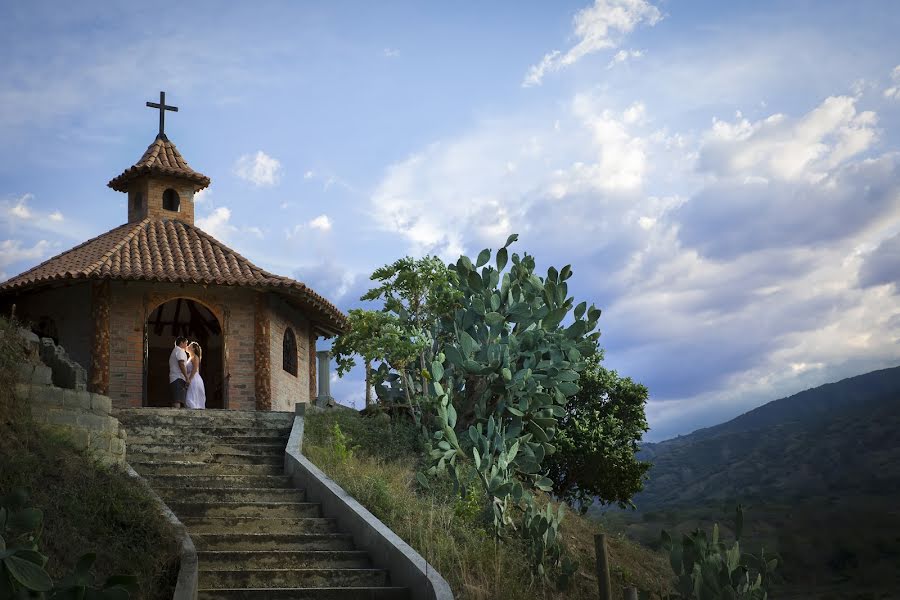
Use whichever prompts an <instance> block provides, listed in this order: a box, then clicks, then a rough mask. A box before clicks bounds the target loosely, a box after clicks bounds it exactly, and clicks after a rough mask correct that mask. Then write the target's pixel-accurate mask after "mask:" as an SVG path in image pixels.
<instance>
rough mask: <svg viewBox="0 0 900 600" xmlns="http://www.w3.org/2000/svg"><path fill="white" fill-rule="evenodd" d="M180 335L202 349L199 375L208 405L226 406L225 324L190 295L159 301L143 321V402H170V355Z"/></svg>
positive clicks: (156, 403) (149, 403) (145, 403)
mask: <svg viewBox="0 0 900 600" xmlns="http://www.w3.org/2000/svg"><path fill="white" fill-rule="evenodd" d="M180 335H181V336H184V337H186V338H188V339H189V340H190V341H192V342H194V341H195V342H198V343H199V344H200V347H201V348H202V349H203V363H202V366H201V367H200V375H201V377H203V383H204V384H205V386H206V408H225V355H224V348H225V344H224V336H223V335H222V326H221V324H220V323H219V321H218V319H216V316H215V315H214V314H213V313H212V311H210V310H209V309H208V308H207V307H206V306H204V305H203V304H201V303H200V302H197V301H195V300H192V299H190V298H175V299H173V300H169V301H168V302H164V303H163V304H160V305H159V306H157V307H156V308H155V309H154V310H153V311H152V312H151V313H150V316H149V317H148V318H147V322H146V323H145V324H144V406H171V397H170V395H169V394H170V393H169V355H170V354H171V352H172V347H173V346H174V344H175V338H176V337H178V336H180Z"/></svg>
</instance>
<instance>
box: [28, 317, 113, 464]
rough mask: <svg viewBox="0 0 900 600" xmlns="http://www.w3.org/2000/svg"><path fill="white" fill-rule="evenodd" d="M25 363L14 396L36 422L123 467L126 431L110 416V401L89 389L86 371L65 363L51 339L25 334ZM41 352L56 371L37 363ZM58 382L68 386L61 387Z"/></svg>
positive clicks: (110, 462) (64, 358)
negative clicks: (52, 362) (50, 427)
mask: <svg viewBox="0 0 900 600" xmlns="http://www.w3.org/2000/svg"><path fill="white" fill-rule="evenodd" d="M21 333H22V338H23V345H24V346H25V352H24V353H23V356H24V357H25V360H24V361H23V363H22V364H21V365H20V367H19V381H20V383H17V384H16V389H15V395H16V398H17V399H18V400H19V401H20V402H22V403H23V404H24V405H25V406H27V407H28V409H29V411H30V412H31V417H32V418H33V419H34V420H35V421H37V422H38V423H43V424H45V425H51V426H53V427H54V428H55V429H57V430H59V431H60V432H61V433H63V434H64V435H65V436H66V438H68V439H69V440H70V441H71V442H72V444H74V445H75V447H76V448H77V449H78V450H82V451H89V452H91V453H92V454H93V455H94V456H96V457H97V458H98V459H99V460H100V461H101V462H103V463H105V464H124V463H125V428H124V427H122V426H121V425H120V424H119V421H118V420H117V419H115V418H113V417H111V416H110V411H111V409H112V401H111V400H110V399H109V398H108V397H107V396H101V395H100V394H93V393H91V392H88V391H86V390H85V383H84V379H85V376H84V369H83V368H81V367H80V366H79V365H75V364H74V363H71V361H68V360H67V357H66V352H65V350H63V349H62V348H60V347H59V346H56V345H54V344H53V340H50V339H48V338H44V339H43V340H40V342H38V340H37V337H36V336H34V335H33V334H31V333H30V332H28V331H27V330H23V331H22V332H21ZM38 348H40V354H41V355H42V356H43V355H47V356H50V357H51V359H52V360H54V361H56V363H55V364H54V366H53V367H51V366H50V365H45V364H43V363H40V362H37V361H36V358H37V354H38ZM57 380H59V381H60V382H61V383H62V384H63V385H67V386H70V387H68V388H64V387H58V386H56V385H54V383H55V382H56V381H57Z"/></svg>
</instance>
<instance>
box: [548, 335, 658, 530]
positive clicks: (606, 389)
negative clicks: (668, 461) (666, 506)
mask: <svg viewBox="0 0 900 600" xmlns="http://www.w3.org/2000/svg"><path fill="white" fill-rule="evenodd" d="M602 359H603V354H602V352H600V353H597V354H595V355H594V356H592V357H589V358H588V359H587V360H586V363H587V367H586V368H585V370H584V371H582V373H581V376H580V377H579V380H578V385H579V387H580V388H581V389H580V390H579V391H578V393H577V394H575V395H574V396H570V397H569V398H568V399H567V400H566V405H565V415H564V416H563V417H562V418H561V419H560V420H559V431H558V433H557V436H556V439H555V441H554V443H555V445H556V452H554V453H553V454H551V455H549V456H547V458H546V465H547V467H548V469H549V473H548V477H549V478H550V479H551V480H552V481H553V494H554V495H555V496H556V497H558V498H562V499H563V500H565V501H566V502H567V503H568V504H569V505H570V506H575V507H578V509H579V510H580V511H581V512H582V513H584V512H586V511H587V509H588V508H589V507H590V506H591V504H593V502H594V501H595V500H597V501H599V502H600V503H601V504H611V503H613V502H615V503H617V504H618V505H619V506H620V507H622V508H625V507H626V506H633V505H632V503H631V497H632V496H633V495H634V494H636V493H637V492H639V491H641V489H642V488H643V480H644V479H645V477H646V473H647V470H648V469H649V468H650V463H649V462H646V461H641V460H638V458H637V457H636V453H637V452H638V449H639V447H638V442H639V441H640V439H641V437H642V436H643V434H644V433H645V432H646V431H647V430H648V429H649V426H648V425H647V419H646V417H645V416H644V404H645V403H646V402H647V388H646V387H644V386H643V385H641V384H639V383H635V382H634V381H632V380H631V379H630V378H623V377H619V375H618V374H617V373H616V372H615V371H610V370H608V369H606V368H604V367H603V365H602V364H601V360H602Z"/></svg>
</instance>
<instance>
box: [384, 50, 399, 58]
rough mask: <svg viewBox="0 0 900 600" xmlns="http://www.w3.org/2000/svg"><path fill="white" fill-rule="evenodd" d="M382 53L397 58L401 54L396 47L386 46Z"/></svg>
mask: <svg viewBox="0 0 900 600" xmlns="http://www.w3.org/2000/svg"><path fill="white" fill-rule="evenodd" d="M381 54H382V56H384V57H385V58H397V57H398V56H400V51H399V50H397V49H396V48H385V49H384V50H382V52H381Z"/></svg>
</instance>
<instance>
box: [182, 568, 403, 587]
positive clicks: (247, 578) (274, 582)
mask: <svg viewBox="0 0 900 600" xmlns="http://www.w3.org/2000/svg"><path fill="white" fill-rule="evenodd" d="M387 579H388V577H387V572H386V571H384V570H382V569H254V570H250V569H242V570H230V569H226V570H221V571H200V581H199V587H200V588H201V589H204V590H206V589H221V588H226V589H234V588H260V587H267V588H270V589H271V588H276V589H277V588H287V589H291V588H298V587H300V588H309V587H347V588H354V587H380V586H384V585H386V584H387Z"/></svg>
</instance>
